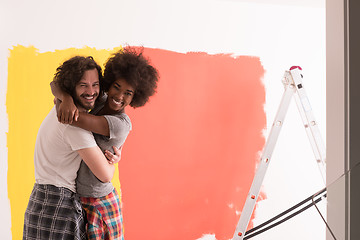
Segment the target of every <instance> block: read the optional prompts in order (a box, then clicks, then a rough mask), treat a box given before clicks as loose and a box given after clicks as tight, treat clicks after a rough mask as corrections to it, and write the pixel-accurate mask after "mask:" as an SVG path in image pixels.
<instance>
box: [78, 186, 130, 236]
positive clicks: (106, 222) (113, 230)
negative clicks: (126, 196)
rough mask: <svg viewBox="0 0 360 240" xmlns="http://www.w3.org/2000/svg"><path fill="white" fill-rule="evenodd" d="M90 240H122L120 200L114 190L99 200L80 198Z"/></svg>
mask: <svg viewBox="0 0 360 240" xmlns="http://www.w3.org/2000/svg"><path fill="white" fill-rule="evenodd" d="M80 200H81V204H82V206H83V208H84V210H85V212H86V216H87V221H88V223H87V236H88V239H90V240H99V239H103V240H124V228H123V219H122V213H121V208H120V199H119V195H118V194H117V191H116V189H115V188H114V190H113V191H112V192H111V193H109V194H108V195H106V196H105V197H101V198H92V197H81V198H80Z"/></svg>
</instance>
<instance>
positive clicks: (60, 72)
mask: <svg viewBox="0 0 360 240" xmlns="http://www.w3.org/2000/svg"><path fill="white" fill-rule="evenodd" d="M93 69H96V70H97V71H98V74H99V82H101V81H102V70H101V67H100V66H99V65H98V64H97V63H96V62H95V60H94V59H93V58H92V57H91V56H89V57H83V56H75V57H72V58H70V59H69V60H67V61H65V62H64V63H63V64H62V65H61V66H60V67H58V68H57V69H56V73H55V76H54V81H55V82H56V84H57V85H58V86H59V87H60V88H61V90H62V91H64V92H66V93H68V94H70V95H71V96H72V97H73V99H75V87H76V84H77V83H78V82H79V81H80V80H81V78H82V76H83V75H84V73H85V71H87V70H93Z"/></svg>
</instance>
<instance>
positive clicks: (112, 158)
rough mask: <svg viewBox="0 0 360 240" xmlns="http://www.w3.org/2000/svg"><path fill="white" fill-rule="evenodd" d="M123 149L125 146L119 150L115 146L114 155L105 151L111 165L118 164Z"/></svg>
mask: <svg viewBox="0 0 360 240" xmlns="http://www.w3.org/2000/svg"><path fill="white" fill-rule="evenodd" d="M122 147H123V146H121V147H120V148H117V147H115V146H113V149H114V153H115V154H112V153H111V152H110V151H108V150H105V153H104V154H105V157H106V158H107V160H108V162H109V163H110V164H116V163H118V162H119V161H120V159H121V150H122Z"/></svg>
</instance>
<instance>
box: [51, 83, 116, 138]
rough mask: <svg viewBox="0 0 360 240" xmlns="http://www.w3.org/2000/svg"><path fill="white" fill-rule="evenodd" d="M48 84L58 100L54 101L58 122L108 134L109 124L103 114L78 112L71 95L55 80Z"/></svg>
mask: <svg viewBox="0 0 360 240" xmlns="http://www.w3.org/2000/svg"><path fill="white" fill-rule="evenodd" d="M50 86H51V92H52V93H53V95H54V96H55V97H56V98H57V99H59V100H60V101H57V103H56V104H57V105H56V112H57V117H58V121H59V122H61V123H65V124H71V125H73V126H76V127H80V128H83V129H85V130H88V131H91V132H94V133H97V134H100V135H103V136H107V137H109V136H110V129H109V124H108V122H107V121H106V119H105V118H104V117H103V116H95V115H92V114H88V113H82V112H81V113H80V112H79V111H78V109H77V107H76V106H75V104H74V101H73V99H72V97H71V96H70V95H69V94H67V93H65V92H63V91H62V90H61V89H60V88H59V87H58V86H57V84H56V82H54V81H52V82H51V83H50Z"/></svg>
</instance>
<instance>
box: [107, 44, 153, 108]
mask: <svg viewBox="0 0 360 240" xmlns="http://www.w3.org/2000/svg"><path fill="white" fill-rule="evenodd" d="M158 78H159V74H158V71H157V70H156V69H155V68H154V67H153V66H151V65H150V63H149V61H148V60H147V59H146V58H145V57H144V55H143V49H142V48H141V49H139V50H138V51H137V50H136V49H135V48H132V47H125V48H124V49H123V50H120V51H119V52H117V53H115V54H113V56H112V57H111V58H109V59H108V61H107V62H106V64H105V70H104V79H103V81H102V82H101V83H100V86H101V89H102V90H103V91H104V92H107V91H108V90H109V88H110V86H111V84H112V83H113V82H115V81H116V80H118V79H124V80H125V81H126V82H127V83H128V84H130V85H131V86H132V87H133V88H134V89H135V92H134V96H133V99H132V101H131V103H130V106H131V107H133V108H136V107H141V106H144V105H145V103H146V102H147V101H148V100H149V97H151V96H152V95H154V94H155V92H156V88H157V82H158Z"/></svg>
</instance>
